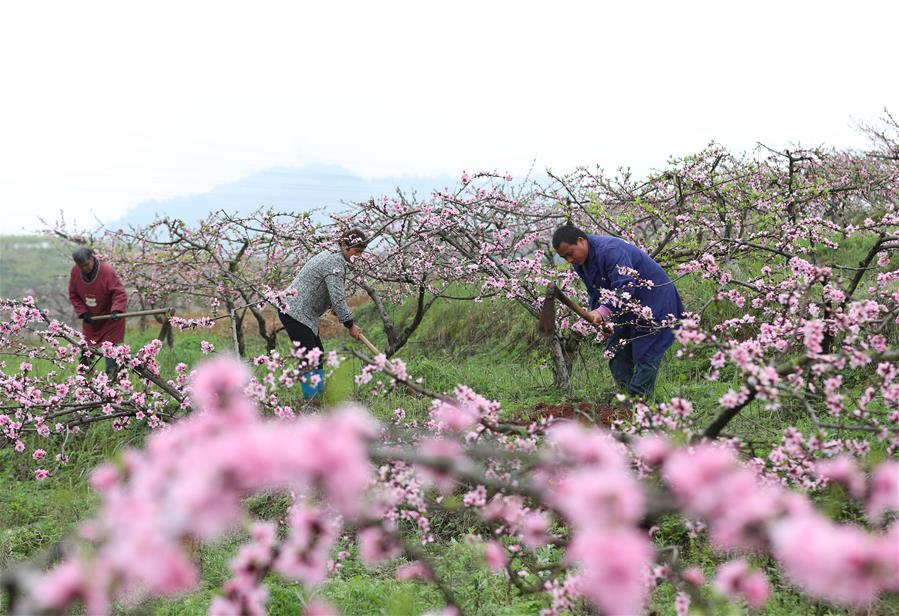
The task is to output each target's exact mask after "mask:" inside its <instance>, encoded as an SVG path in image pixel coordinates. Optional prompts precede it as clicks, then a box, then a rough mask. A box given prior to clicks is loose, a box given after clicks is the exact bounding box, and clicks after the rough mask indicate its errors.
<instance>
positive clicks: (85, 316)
mask: <svg viewBox="0 0 899 616" xmlns="http://www.w3.org/2000/svg"><path fill="white" fill-rule="evenodd" d="M78 318H79V319H81V320H82V321H84V322H85V323H93V322H94V319H93V318H92V317H91V313H89V312H85V313H84V314H82V315H81V316H79V317H78Z"/></svg>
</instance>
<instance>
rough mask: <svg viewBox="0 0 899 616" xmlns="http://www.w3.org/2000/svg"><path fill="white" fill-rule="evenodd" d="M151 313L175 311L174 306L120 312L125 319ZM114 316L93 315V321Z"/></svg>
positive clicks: (120, 315) (121, 317) (171, 312)
mask: <svg viewBox="0 0 899 616" xmlns="http://www.w3.org/2000/svg"><path fill="white" fill-rule="evenodd" d="M151 314H175V311H174V310H173V309H172V308H153V309H152V310H135V311H134V312H120V313H119V315H118V316H119V318H120V319H125V318H128V317H142V316H147V315H151ZM111 318H112V315H111V314H99V315H97V316H95V317H91V321H107V320H109V319H111Z"/></svg>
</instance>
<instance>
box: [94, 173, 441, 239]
mask: <svg viewBox="0 0 899 616" xmlns="http://www.w3.org/2000/svg"><path fill="white" fill-rule="evenodd" d="M456 182H457V178H454V177H450V176H432V177H392V178H380V179H374V180H368V179H365V178H362V177H359V176H357V175H354V174H353V173H351V172H350V171H347V170H346V169H343V168H342V167H338V166H330V165H311V166H307V167H302V168H274V169H268V170H265V171H261V172H259V173H255V174H253V175H250V176H248V177H246V178H243V179H241V180H237V181H235V182H230V183H228V184H223V185H221V186H218V187H216V188H214V189H213V190H211V191H209V192H206V193H201V194H196V195H186V196H181V197H174V198H171V199H164V200H160V201H155V200H154V201H144V202H142V203H140V204H138V205H137V206H135V207H134V208H133V209H131V210H129V211H128V212H127V214H125V216H123V217H121V218H119V219H117V220H112V221H110V222H109V223H108V225H107V226H108V227H109V228H110V229H119V228H126V227H128V226H129V225H135V226H137V225H143V224H146V223H148V222H151V221H152V220H153V219H154V218H155V217H156V215H157V214H159V215H160V216H166V215H167V216H171V217H173V218H180V219H182V220H184V221H185V222H187V223H194V222H196V221H197V220H199V219H201V218H205V217H206V215H207V214H209V212H212V211H215V210H221V209H224V210H226V211H228V212H238V213H249V212H252V211H253V210H255V209H257V208H258V207H272V208H273V209H276V210H282V211H296V212H302V211H307V210H310V209H315V208H325V210H326V211H327V212H329V213H333V212H340V211H343V210H345V209H347V206H346V205H345V203H346V202H352V201H363V200H365V199H368V198H370V197H378V196H381V195H393V194H395V193H396V188H397V187H400V188H401V189H403V191H405V192H407V193H411V192H412V191H417V192H418V194H419V195H428V194H430V193H431V191H432V190H434V189H442V188H445V187H447V186H451V185H453V184H455V183H456ZM321 217H322V218H326V216H321Z"/></svg>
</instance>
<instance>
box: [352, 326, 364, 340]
mask: <svg viewBox="0 0 899 616" xmlns="http://www.w3.org/2000/svg"><path fill="white" fill-rule="evenodd" d="M350 336H352V337H353V338H355V339H356V340H361V339H362V329H361V328H360V327H359V326H358V325H356V324H355V323H353V326H352V327H351V328H350Z"/></svg>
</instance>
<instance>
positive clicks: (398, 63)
mask: <svg viewBox="0 0 899 616" xmlns="http://www.w3.org/2000/svg"><path fill="white" fill-rule="evenodd" d="M438 4H439V5H440V7H441V8H436V7H437V5H438ZM606 4H608V5H609V6H606ZM613 4H614V6H612V5H613ZM897 6H899V3H896V2H882V1H879V2H864V1H859V0H855V1H854V2H839V3H834V4H833V5H831V4H828V3H824V2H786V1H783V0H780V1H778V2H760V1H758V0H754V1H752V2H749V1H746V2H741V3H734V2H722V1H720V0H719V1H716V2H702V3H699V2H694V3H685V2H671V1H667V2H615V3H601V2H583V3H573V2H561V1H559V0H555V1H553V2H546V1H543V2H539V3H534V4H528V3H524V2H486V1H483V0H482V1H480V2H464V1H459V0H454V1H452V2H442V3H437V2H424V1H421V0H418V1H415V2H402V3H400V2H391V3H380V2H370V1H369V2H359V3H355V2H347V1H341V2H283V3H276V2H263V1H258V0H257V1H253V2H240V3H236V2H235V3H231V2H222V1H220V0H217V1H215V2H186V1H184V0H181V1H178V2H159V1H154V2H144V3H141V4H140V5H138V3H136V2H123V1H121V0H116V1H114V2H81V1H79V2H71V1H70V0H69V1H65V2H5V3H2V4H0V207H2V215H0V232H3V233H13V232H20V231H22V230H23V228H24V229H26V230H28V229H34V228H36V227H38V226H39V223H38V216H44V217H46V218H51V219H52V218H55V217H56V216H57V213H58V212H59V211H60V210H64V211H65V212H66V215H67V218H69V219H72V218H74V219H76V220H77V221H78V222H79V223H84V224H88V223H90V221H91V217H92V216H93V215H95V216H97V217H98V218H100V219H101V220H109V219H113V218H116V217H118V216H120V215H122V214H123V213H124V212H125V211H126V210H127V209H128V208H130V207H133V206H135V205H136V204H137V203H139V202H141V201H144V200H148V199H165V198H167V197H171V196H175V195H183V194H190V193H201V192H205V191H208V190H210V189H211V188H213V187H215V186H217V185H220V184H222V183H224V182H227V181H232V180H236V179H239V178H242V177H245V176H247V175H249V174H251V173H253V172H256V171H259V170H262V169H266V168H269V167H274V166H301V165H304V164H308V163H335V164H339V165H342V166H344V167H346V168H348V169H349V170H351V171H354V172H356V173H358V174H361V175H364V176H366V177H378V176H385V175H417V174H444V173H450V174H453V175H457V174H460V173H461V172H462V170H468V171H472V170H477V169H496V170H498V171H502V172H505V171H509V172H512V173H513V174H515V175H520V174H522V173H523V172H525V171H526V170H527V169H528V168H529V167H530V166H531V165H532V163H533V162H534V161H536V164H537V167H538V168H541V169H542V168H545V167H550V168H552V169H555V170H559V171H563V170H566V169H569V168H571V167H573V166H575V165H577V164H593V163H599V164H602V165H604V166H606V167H608V168H615V167H618V166H620V165H631V166H633V167H635V168H636V169H638V170H647V169H649V168H651V167H658V166H662V165H663V164H664V162H665V160H666V158H667V157H668V156H670V155H679V154H687V153H691V152H694V151H696V150H698V149H699V148H701V147H703V146H704V145H705V144H707V143H708V142H709V141H710V140H712V139H714V140H717V141H719V142H721V143H723V144H724V145H726V146H728V147H731V148H734V149H738V150H739V149H749V148H751V147H753V145H754V144H755V143H756V142H757V141H763V142H765V143H767V144H769V145H773V146H785V145H788V144H790V143H795V142H801V143H802V144H804V145H816V144H821V143H827V144H832V145H854V146H860V145H862V144H863V143H864V142H863V141H862V140H861V138H860V137H859V136H858V134H857V132H856V131H855V130H854V128H853V121H854V120H866V121H874V120H876V119H877V118H878V117H879V116H880V115H881V112H882V110H883V108H884V107H889V108H890V109H891V110H892V111H893V112H899V79H897V78H896V74H897V70H896V67H897V60H899V54H897V52H896V49H897V48H896V25H897V23H899V10H897V8H896V7H897ZM738 7H739V8H738Z"/></svg>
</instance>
